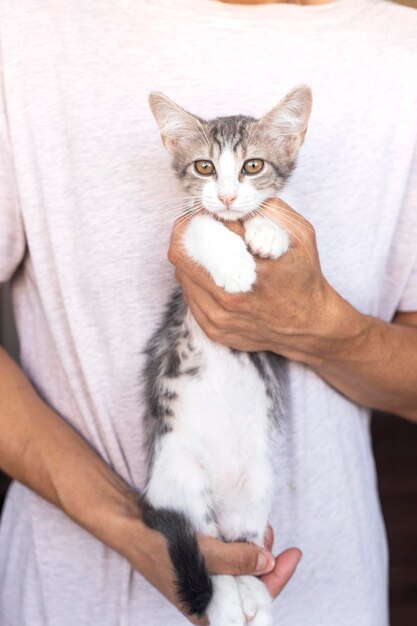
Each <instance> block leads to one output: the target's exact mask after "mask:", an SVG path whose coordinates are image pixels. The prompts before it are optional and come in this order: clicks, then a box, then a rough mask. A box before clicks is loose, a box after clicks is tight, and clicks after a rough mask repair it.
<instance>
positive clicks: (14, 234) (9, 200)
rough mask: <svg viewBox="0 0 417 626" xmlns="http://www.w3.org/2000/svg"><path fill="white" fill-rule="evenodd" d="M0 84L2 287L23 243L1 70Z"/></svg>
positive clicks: (17, 262) (22, 251)
mask: <svg viewBox="0 0 417 626" xmlns="http://www.w3.org/2000/svg"><path fill="white" fill-rule="evenodd" d="M0 62H1V60H0ZM0 81H1V84H0V88H1V91H0V283H2V282H6V281H7V280H9V279H10V278H11V277H12V276H13V274H14V272H15V271H16V269H17V267H18V266H19V264H20V262H21V261H22V259H23V255H24V253H25V248H26V242H25V235H24V229H23V221H22V217H21V214H20V210H19V203H18V196H17V189H16V181H15V173H14V167H13V160H12V156H11V150H10V145H9V141H8V128H7V117H6V111H5V105H4V99H3V93H4V89H3V81H2V72H1V67H0Z"/></svg>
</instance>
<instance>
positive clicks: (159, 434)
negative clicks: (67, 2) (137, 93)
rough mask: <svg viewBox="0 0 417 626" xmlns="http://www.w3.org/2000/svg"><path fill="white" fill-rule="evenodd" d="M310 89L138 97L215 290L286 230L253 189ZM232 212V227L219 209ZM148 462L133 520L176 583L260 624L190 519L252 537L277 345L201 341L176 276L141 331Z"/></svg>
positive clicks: (238, 620)
mask: <svg viewBox="0 0 417 626" xmlns="http://www.w3.org/2000/svg"><path fill="white" fill-rule="evenodd" d="M311 102H312V97H311V90H310V89H309V88H308V87H306V86H303V85H301V86H299V87H296V88H295V89H293V90H292V91H291V92H290V93H289V94H288V95H287V96H286V97H285V98H284V99H283V100H282V101H281V102H280V103H279V104H278V105H277V106H276V107H275V108H274V109H272V111H270V112H269V113H268V114H267V115H265V116H264V117H262V118H261V119H260V120H256V119H254V118H252V117H246V116H243V115H236V116H231V117H219V118H217V119H214V120H211V121H208V122H207V121H204V120H202V119H201V118H199V117H196V116H194V115H191V114H190V113H188V112H187V111H185V110H184V109H182V108H181V107H179V106H178V105H177V104H175V103H174V102H172V101H171V100H170V99H169V98H167V97H166V96H164V95H163V94H160V93H153V94H151V96H150V106H151V109H152V112H153V114H154V116H155V118H156V121H157V123H158V126H159V129H160V131H161V135H162V139H163V142H164V144H165V146H166V148H167V149H168V151H169V152H170V154H171V155H172V157H173V167H174V170H175V172H176V173H177V175H178V177H179V179H180V180H181V181H182V183H183V186H184V188H185V190H186V191H187V192H188V193H189V194H190V196H192V198H194V199H197V202H194V203H191V204H192V206H190V210H189V213H190V215H191V216H192V217H191V219H190V220H189V222H188V224H187V227H186V230H185V233H184V237H183V246H184V250H185V252H186V253H187V254H188V255H189V256H190V257H191V258H192V259H193V260H194V261H196V263H198V264H200V265H201V266H202V267H203V268H204V269H205V270H206V271H207V272H208V273H209V274H210V276H211V277H212V279H213V280H214V282H215V283H216V285H218V286H219V287H221V288H223V289H224V290H225V291H227V292H229V293H242V292H248V291H250V290H251V288H252V287H253V285H254V284H255V282H256V263H255V259H254V257H253V255H256V256H259V257H264V258H273V259H277V258H278V257H279V256H280V255H282V254H284V253H285V252H286V251H287V249H288V247H289V237H288V234H287V233H286V232H285V231H284V230H283V229H282V228H281V227H280V226H279V225H278V224H277V223H276V222H274V221H272V220H270V219H268V218H267V217H266V215H265V214H264V210H263V208H262V203H263V202H264V201H265V200H266V199H267V198H269V197H271V196H274V195H277V194H278V192H280V190H282V188H283V187H284V185H285V183H286V181H287V180H288V178H289V176H290V174H291V172H292V170H293V168H294V165H295V160H296V157H297V153H298V150H299V148H300V146H301V144H302V143H303V140H304V136H305V133H306V130H307V123H308V119H309V116H310V110H311ZM233 220H240V221H242V222H243V223H244V228H245V235H244V239H242V238H241V237H239V236H238V235H237V234H235V233H233V232H231V231H230V230H229V229H227V228H226V226H225V225H224V223H222V222H226V221H233ZM147 355H148V362H147V367H146V372H145V375H146V400H147V411H146V415H145V426H146V429H147V452H148V458H149V474H148V480H147V486H146V490H145V494H144V498H143V510H144V521H145V523H147V524H148V525H149V526H150V527H151V528H154V529H156V530H158V531H160V532H162V533H163V534H164V536H165V537H166V540H167V544H168V549H169V553H170V556H171V560H172V563H173V566H174V569H175V575H176V579H177V588H178V595H179V598H180V600H181V601H182V603H183V605H184V607H185V609H186V610H187V611H188V612H189V613H190V614H196V615H200V616H201V615H204V614H207V615H208V617H209V619H210V624H211V626H232V625H233V626H243V625H244V624H246V623H247V621H249V620H251V621H250V623H251V625H252V626H269V625H271V624H272V613H271V598H270V597H269V594H268V592H267V590H266V587H265V586H264V585H263V583H262V582H261V581H260V580H259V579H258V578H256V577H254V576H240V577H233V576H209V574H208V572H207V570H206V567H205V563H204V558H203V556H202V554H201V553H200V551H199V548H198V544H197V540H196V533H203V534H206V535H211V536H213V537H217V538H219V539H222V540H224V541H249V542H253V543H255V544H256V545H259V546H263V541H264V534H265V530H266V526H267V521H268V515H269V511H270V506H271V492H272V488H273V476H272V469H271V464H270V458H269V457H270V454H269V453H270V451H271V443H272V440H273V433H274V429H275V428H276V419H277V413H278V405H279V401H280V397H281V392H280V386H279V375H278V374H277V368H276V364H277V362H278V357H275V356H274V355H272V354H269V353H264V352H258V353H243V352H238V351H236V350H230V349H229V348H227V347H225V346H223V345H220V344H216V343H214V342H212V341H210V340H209V339H208V338H207V336H206V335H205V334H204V332H203V331H202V330H201V329H200V327H199V326H198V325H197V323H196V322H195V320H194V319H193V317H192V315H191V313H190V311H189V310H188V308H187V306H186V304H185V301H184V299H183V295H182V291H181V289H179V288H178V289H177V290H176V291H175V292H174V294H173V296H172V298H171V300H170V302H169V305H168V308H167V311H166V314H165V317H164V319H163V322H162V324H161V325H160V327H159V328H158V330H157V332H156V333H155V335H154V336H153V337H152V339H151V340H150V342H149V345H148V348H147Z"/></svg>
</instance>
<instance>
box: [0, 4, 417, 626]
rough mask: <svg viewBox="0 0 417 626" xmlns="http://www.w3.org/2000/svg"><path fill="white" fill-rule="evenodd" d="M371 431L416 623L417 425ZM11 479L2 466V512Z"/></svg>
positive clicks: (393, 424)
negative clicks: (3, 471)
mask: <svg viewBox="0 0 417 626" xmlns="http://www.w3.org/2000/svg"><path fill="white" fill-rule="evenodd" d="M398 3H399V4H404V5H408V6H412V7H415V8H417V0H398ZM416 37H417V33H416ZM415 69H416V68H415ZM416 114H417V112H416ZM416 210H417V207H416ZM0 343H1V344H2V345H3V346H4V347H5V348H6V349H7V351H8V352H9V353H10V354H11V355H12V356H13V357H14V358H15V359H16V360H18V341H17V336H16V332H15V328H14V323H13V315H12V311H11V306H10V290H9V286H8V285H4V286H3V287H0ZM372 431H373V441H374V451H375V458H376V463H377V469H378V480H379V490H380V495H381V502H382V508H383V512H384V516H385V522H386V526H387V533H388V541H389V546H390V558H391V564H390V587H391V591H390V598H391V626H414V625H417V454H416V451H417V425H413V424H410V423H408V422H406V421H405V420H401V419H399V418H396V417H394V416H390V415H383V414H376V415H375V416H374V419H373V427H372ZM9 482H10V481H9V479H8V477H7V476H5V475H4V474H2V473H1V472H0V515H1V508H2V504H3V501H4V498H5V495H6V491H7V487H8V485H9ZM352 626H355V625H354V624H352Z"/></svg>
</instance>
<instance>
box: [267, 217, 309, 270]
mask: <svg viewBox="0 0 417 626" xmlns="http://www.w3.org/2000/svg"><path fill="white" fill-rule="evenodd" d="M263 215H264V217H265V218H266V219H269V220H270V221H271V222H275V224H277V226H279V227H280V228H283V229H284V230H286V227H285V226H284V225H283V224H282V223H281V222H280V221H279V220H278V218H276V217H271V216H270V215H267V214H266V213H264V214H263ZM293 226H294V227H295V228H298V230H300V227H299V226H298V227H297V226H296V225H295V224H294V223H293ZM287 228H288V227H287ZM288 230H289V231H290V233H291V235H292V236H293V237H294V238H295V239H296V240H297V241H298V243H299V244H300V245H301V246H302V247H303V248H304V250H305V251H306V252H307V255H308V258H309V259H310V262H311V263H312V258H311V254H310V252H309V251H308V249H307V247H306V246H305V245H304V243H303V242H302V240H301V239H300V237H298V236H297V235H296V234H295V232H294V231H293V230H292V229H291V228H288Z"/></svg>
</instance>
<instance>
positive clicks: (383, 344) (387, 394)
mask: <svg viewBox="0 0 417 626" xmlns="http://www.w3.org/2000/svg"><path fill="white" fill-rule="evenodd" d="M268 207H269V209H268V210H269V211H270V216H271V219H272V220H278V222H279V223H280V225H282V226H283V227H287V229H288V231H289V232H293V233H294V234H295V236H294V237H293V238H292V246H291V249H290V250H289V252H287V253H286V254H285V255H284V256H282V257H281V258H279V259H278V260H277V261H271V260H263V259H259V260H258V261H257V282H256V285H255V287H254V288H253V289H252V291H251V292H250V293H247V294H237V295H231V294H228V293H226V292H224V291H223V290H222V289H219V288H218V287H216V285H214V283H213V281H212V280H211V278H210V277H209V276H208V275H207V274H206V273H205V272H203V271H202V270H201V268H199V267H197V266H196V264H195V263H194V262H193V261H191V260H190V259H188V258H187V257H186V255H185V253H184V250H183V247H182V242H181V238H182V234H183V232H184V228H186V224H184V222H183V223H181V224H180V225H179V226H178V227H177V228H175V229H174V231H173V235H172V240H171V247H170V252H169V258H170V260H171V262H172V263H173V264H174V265H175V266H176V276H177V279H178V280H179V282H180V283H181V284H182V286H183V288H184V293H185V297H186V299H187V302H188V304H189V306H190V308H191V311H192V313H193V315H194V317H195V318H196V320H197V322H198V323H199V324H200V326H201V327H202V328H203V330H204V331H205V332H206V334H207V335H208V336H209V337H210V338H211V339H213V340H214V341H217V342H219V343H223V344H225V345H228V346H230V347H232V348H235V349H237V350H243V351H258V350H269V351H272V352H276V353H277V354H281V355H283V356H285V357H287V358H288V359H292V360H294V361H299V362H301V363H305V364H308V365H310V366H311V367H312V368H313V369H314V370H315V371H316V372H317V373H318V374H319V375H320V376H321V377H322V378H324V379H325V380H326V381H327V382H328V383H330V384H331V385H332V386H333V387H335V388H336V389H338V390H339V391H340V392H342V393H343V394H345V395H346V396H347V397H348V398H350V399H351V400H353V401H354V402H357V403H359V404H363V405H365V406H368V407H371V408H374V409H380V410H383V411H388V412H392V413H396V414H397V415H399V416H402V417H405V418H408V419H410V420H414V421H417V313H412V312H410V313H409V314H408V315H407V314H398V315H397V317H396V319H395V320H394V322H395V323H392V324H389V323H386V322H383V321H381V320H378V319H376V318H373V317H370V316H367V315H363V314H361V313H360V312H359V311H357V310H356V309H355V308H354V307H353V306H351V305H350V304H349V303H348V302H347V301H346V300H344V299H343V298H342V297H341V296H340V295H339V294H338V293H337V292H336V291H335V290H334V289H333V288H332V287H331V286H330V285H329V283H328V282H327V281H326V279H325V277H324V276H323V273H322V271H321V267H320V261H319V255H318V251H317V246H316V238H315V233H314V229H313V227H312V225H311V224H310V223H309V222H308V221H307V220H305V219H304V218H302V217H301V216H300V215H299V214H298V213H296V212H295V211H294V210H293V209H291V208H290V207H289V206H288V205H286V204H285V203H284V202H283V201H281V200H277V199H271V200H270V201H268ZM228 226H229V227H230V228H233V230H235V232H238V233H239V234H242V233H243V227H242V226H241V225H236V224H234V225H231V224H230V223H229V224H228Z"/></svg>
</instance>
